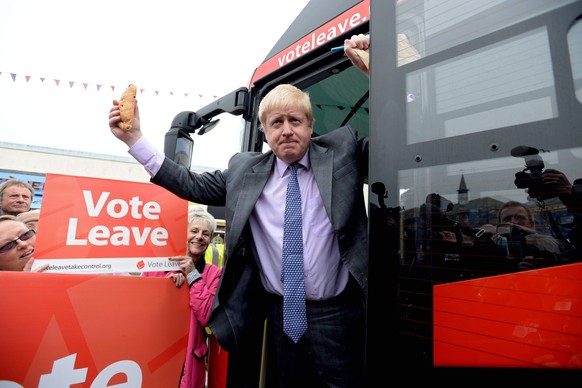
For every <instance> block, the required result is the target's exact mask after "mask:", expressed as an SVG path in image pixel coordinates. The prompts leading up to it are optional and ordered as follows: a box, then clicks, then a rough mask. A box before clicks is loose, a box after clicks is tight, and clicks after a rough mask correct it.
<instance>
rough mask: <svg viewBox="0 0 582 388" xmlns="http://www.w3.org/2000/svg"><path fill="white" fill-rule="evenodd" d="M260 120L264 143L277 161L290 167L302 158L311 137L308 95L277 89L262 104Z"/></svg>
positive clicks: (287, 88)
mask: <svg viewBox="0 0 582 388" xmlns="http://www.w3.org/2000/svg"><path fill="white" fill-rule="evenodd" d="M259 118H260V120H261V126H262V128H263V131H264V132H265V136H266V138H267V143H268V144H269V147H271V149H272V150H273V152H274V153H275V155H277V157H279V159H281V160H283V161H285V162H287V163H293V162H296V161H298V160H299V159H301V158H302V157H303V155H305V153H306V152H307V150H308V149H309V142H310V141H311V135H312V134H313V123H314V121H313V113H312V110H311V101H310V100H309V95H308V94H307V93H305V92H303V91H302V90H300V89H298V88H296V87H295V86H292V85H286V84H283V85H279V86H277V87H276V88H274V89H273V90H271V91H270V92H269V93H268V94H267V95H266V96H265V98H264V99H263V101H261V105H260V107H259Z"/></svg>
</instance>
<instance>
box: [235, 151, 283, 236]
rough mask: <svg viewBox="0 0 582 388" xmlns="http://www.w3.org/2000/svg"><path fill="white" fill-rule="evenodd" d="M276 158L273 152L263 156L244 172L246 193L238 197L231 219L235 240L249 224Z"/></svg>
mask: <svg viewBox="0 0 582 388" xmlns="http://www.w3.org/2000/svg"><path fill="white" fill-rule="evenodd" d="M274 160H275V155H274V154H272V153H271V155H270V156H268V157H265V158H263V159H262V160H261V161H259V163H257V164H255V165H254V166H253V167H252V168H251V171H248V172H245V173H244V178H243V181H242V187H241V188H240V191H239V192H240V193H244V194H243V196H242V197H240V198H238V202H237V204H236V210H235V211H234V216H233V218H232V220H231V223H232V228H231V233H232V237H233V240H232V241H234V242H236V241H238V239H239V237H240V235H241V234H242V232H243V230H244V227H245V225H246V224H247V222H248V220H249V217H250V216H251V212H252V211H253V209H254V208H255V204H256V203H257V199H258V198H259V196H260V195H261V193H262V191H263V188H264V187H265V184H266V183H267V180H268V179H269V176H270V174H271V169H272V166H273V163H274Z"/></svg>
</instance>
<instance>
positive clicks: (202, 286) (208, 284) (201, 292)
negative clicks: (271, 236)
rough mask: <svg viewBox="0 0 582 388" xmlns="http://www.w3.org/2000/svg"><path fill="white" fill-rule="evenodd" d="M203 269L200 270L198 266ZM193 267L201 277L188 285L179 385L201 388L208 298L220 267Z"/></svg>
mask: <svg viewBox="0 0 582 388" xmlns="http://www.w3.org/2000/svg"><path fill="white" fill-rule="evenodd" d="M202 265H204V268H203V269H202V270H201V268H200V267H201V266H202ZM196 269H198V271H199V272H200V274H201V275H202V279H200V280H198V281H196V282H194V284H192V287H190V332H189V334H188V348H187V351H186V360H185V361H184V368H183V369H182V377H181V380H180V388H204V385H205V383H206V362H205V356H206V354H207V353H208V345H207V343H206V336H205V327H206V325H207V323H208V318H209V317H210V310H211V308H212V299H213V298H214V295H215V294H216V289H217V288H218V282H219V281H220V275H221V273H222V270H221V269H220V268H218V267H217V266H215V265H214V264H208V263H205V262H204V260H198V262H197V263H196ZM167 275H168V272H143V273H142V274H141V276H147V277H166V276H167Z"/></svg>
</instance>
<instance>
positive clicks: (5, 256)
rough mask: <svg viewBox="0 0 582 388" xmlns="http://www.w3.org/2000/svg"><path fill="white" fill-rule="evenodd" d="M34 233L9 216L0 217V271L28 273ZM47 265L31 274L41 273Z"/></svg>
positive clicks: (34, 240) (30, 266)
mask: <svg viewBox="0 0 582 388" xmlns="http://www.w3.org/2000/svg"><path fill="white" fill-rule="evenodd" d="M35 242H36V232H35V231H34V229H29V228H28V226H26V225H25V224H24V222H22V221H19V220H17V219H16V218H15V217H14V216H11V215H2V216H0V271H24V272H30V271H31V268H32V264H33V263H34V257H33V254H34V244H35ZM47 268H48V264H45V265H43V266H41V267H38V268H36V269H35V270H34V271H33V272H43V271H44V270H46V269H47Z"/></svg>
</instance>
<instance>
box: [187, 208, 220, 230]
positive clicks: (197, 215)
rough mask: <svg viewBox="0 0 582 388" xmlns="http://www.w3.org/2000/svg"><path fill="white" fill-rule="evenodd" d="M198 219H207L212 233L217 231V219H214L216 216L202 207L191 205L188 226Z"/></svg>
mask: <svg viewBox="0 0 582 388" xmlns="http://www.w3.org/2000/svg"><path fill="white" fill-rule="evenodd" d="M196 220H203V221H206V223H207V224H208V226H209V227H210V234H211V235H214V232H216V220H215V219H214V216H213V215H212V214H210V213H208V212H207V211H206V210H204V208H202V207H200V208H196V207H194V206H190V207H189V208H188V227H190V224H192V222H194V221H196Z"/></svg>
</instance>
